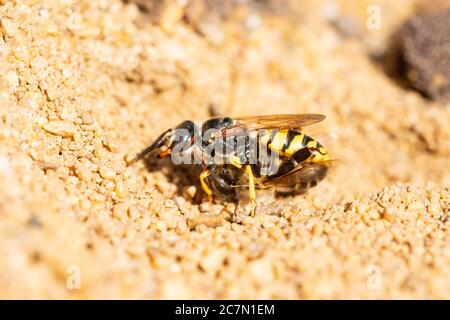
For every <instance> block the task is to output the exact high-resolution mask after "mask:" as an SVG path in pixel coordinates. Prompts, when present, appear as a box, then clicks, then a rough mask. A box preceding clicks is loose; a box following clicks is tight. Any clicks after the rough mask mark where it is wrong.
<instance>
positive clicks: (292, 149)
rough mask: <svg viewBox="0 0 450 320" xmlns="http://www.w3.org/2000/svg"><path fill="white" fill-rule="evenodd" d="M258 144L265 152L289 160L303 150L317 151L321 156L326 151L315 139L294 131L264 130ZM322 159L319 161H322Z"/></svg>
mask: <svg viewBox="0 0 450 320" xmlns="http://www.w3.org/2000/svg"><path fill="white" fill-rule="evenodd" d="M259 143H260V144H261V145H264V146H266V147H267V150H270V151H272V152H278V154H279V155H280V156H283V157H286V158H290V157H292V156H294V155H295V154H296V153H297V152H298V151H299V150H301V149H304V148H313V149H318V150H319V151H320V153H323V155H325V154H328V152H327V151H326V149H325V148H324V147H323V146H322V145H321V144H320V143H319V142H318V141H317V140H315V139H313V138H311V137H310V136H308V135H306V134H304V133H303V132H301V131H299V130H295V129H282V130H271V129H268V130H266V131H265V132H264V133H263V134H262V135H260V136H259ZM323 160H324V159H321V161H323Z"/></svg>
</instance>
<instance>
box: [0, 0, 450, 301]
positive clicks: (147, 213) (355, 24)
mask: <svg viewBox="0 0 450 320" xmlns="http://www.w3.org/2000/svg"><path fill="white" fill-rule="evenodd" d="M371 2H373V1H352V2H350V1H336V2H332V1H303V2H301V4H298V2H297V1H291V2H289V1H283V3H282V5H280V4H279V2H278V4H277V2H276V1H266V2H263V4H260V5H258V6H254V5H249V6H238V7H232V8H231V9H230V8H225V9H224V8H222V7H220V6H219V7H218V8H215V7H214V6H213V8H212V9H209V10H208V11H207V12H205V10H203V9H202V7H201V6H197V7H196V6H189V12H187V13H186V12H185V11H186V10H187V9H186V8H184V9H183V8H181V7H178V6H177V5H168V6H166V7H165V6H161V7H158V8H156V9H155V10H156V11H158V12H157V14H156V13H155V12H152V11H151V12H150V13H143V12H141V11H140V10H139V9H138V7H137V6H136V5H134V4H124V3H123V2H121V1H119V0H112V1H109V0H108V1H106V0H99V1H90V0H89V1H88V0H83V1H71V0H65V1H56V0H21V1H15V0H0V19H1V20H0V22H1V23H0V27H1V28H0V30H1V32H0V35H1V37H0V71H1V77H0V124H1V126H0V256H1V257H2V258H1V259H0V297H1V298H157V299H159V298H212V299H214V298H289V299H298V298H301V299H303V298H450V277H449V276H448V270H449V269H450V231H449V224H450V221H449V214H450V192H449V189H448V187H449V185H450V170H449V169H450V127H449V123H450V105H449V104H448V103H447V105H446V104H445V102H439V103H438V102H432V101H430V100H426V99H424V98H423V97H421V96H420V94H418V93H416V92H414V91H412V90H410V89H407V88H405V87H404V86H403V85H401V83H400V82H399V81H398V80H396V79H394V78H391V77H390V76H388V75H387V73H386V72H385V70H384V68H383V67H382V65H381V64H380V63H379V62H377V61H379V60H380V59H378V58H377V57H380V55H381V54H382V53H383V52H386V50H389V43H390V41H389V40H390V39H391V36H392V34H393V33H394V32H395V30H397V28H398V27H399V26H400V25H401V23H402V22H403V21H404V19H406V18H407V17H408V16H409V15H410V14H412V13H413V12H414V10H416V9H417V5H416V3H414V2H412V1H387V0H386V1H384V0H383V1H378V3H379V6H380V7H379V8H380V9H381V26H380V28H379V29H368V28H367V27H366V20H367V18H368V14H367V8H368V6H369V5H370V4H371ZM183 14H184V15H185V16H186V17H187V18H185V19H182V15H183ZM211 107H213V108H214V109H216V110H219V112H221V113H223V114H227V115H231V116H237V115H251V114H272V113H308V112H312V113H322V114H325V115H327V120H326V121H324V123H323V124H321V125H320V126H318V127H317V128H314V130H316V131H317V132H318V133H320V132H332V133H334V134H336V135H337V137H338V139H337V140H336V141H333V145H330V149H331V150H332V152H333V157H334V158H337V159H339V163H340V164H339V166H338V167H337V168H336V170H335V171H334V172H333V173H332V174H331V175H330V176H329V177H327V178H326V179H325V181H323V182H321V183H320V184H319V186H317V187H316V188H314V189H312V190H311V191H310V192H309V193H308V194H307V195H303V196H295V197H286V198H281V199H277V201H276V202H273V201H274V200H270V201H269V202H268V203H267V204H265V205H264V206H260V207H259V208H260V209H259V210H258V211H257V214H256V216H255V217H254V218H251V217H248V216H247V215H245V214H242V215H241V217H240V220H241V221H240V223H231V222H230V221H229V215H230V212H233V210H234V209H235V206H236V204H235V203H220V202H216V203H206V202H203V203H197V202H196V201H195V200H193V199H192V195H193V192H194V191H195V188H197V189H198V185H197V182H196V179H195V177H192V174H189V172H188V170H186V168H174V167H172V166H170V165H167V163H162V164H160V165H157V166H156V167H153V169H152V170H148V169H147V168H146V167H145V165H144V164H143V163H138V164H137V165H135V166H130V167H128V166H127V161H128V160H129V159H131V158H132V157H133V156H134V155H135V154H136V153H137V152H139V151H141V150H142V149H143V148H144V147H145V146H147V145H148V144H149V143H150V142H152V140H153V139H155V138H156V137H157V136H158V135H159V133H160V132H162V131H163V130H165V129H167V128H170V127H172V126H174V125H176V124H178V122H180V121H182V120H185V119H193V120H203V119H207V118H208V117H210V111H209V110H210V109H211ZM243 212H245V211H243ZM199 217H200V218H199ZM199 219H203V220H205V222H207V223H206V224H198V225H196V223H197V222H199V221H200V222H201V220H199Z"/></svg>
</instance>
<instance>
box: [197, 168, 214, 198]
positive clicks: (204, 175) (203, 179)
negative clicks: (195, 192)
mask: <svg viewBox="0 0 450 320" xmlns="http://www.w3.org/2000/svg"><path fill="white" fill-rule="evenodd" d="M210 175H211V171H209V170H208V169H205V170H203V171H202V173H200V176H199V178H200V184H201V186H202V189H203V191H205V193H206V194H207V195H208V197H209V198H210V199H211V197H212V190H211V188H210V187H209V186H208V184H207V183H206V178H208V177H209V176H210Z"/></svg>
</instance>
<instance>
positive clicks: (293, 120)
mask: <svg viewBox="0 0 450 320" xmlns="http://www.w3.org/2000/svg"><path fill="white" fill-rule="evenodd" d="M324 119H325V116H324V115H322V114H313V113H305V114H274V115H267V116H249V117H238V118H234V124H233V127H231V128H228V129H224V136H232V135H237V134H241V133H242V132H248V131H254V130H260V129H279V130H280V129H301V128H302V127H306V126H309V125H312V124H315V123H318V122H320V121H322V120H324Z"/></svg>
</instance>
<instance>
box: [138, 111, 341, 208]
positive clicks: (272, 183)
mask: <svg viewBox="0 0 450 320" xmlns="http://www.w3.org/2000/svg"><path fill="white" fill-rule="evenodd" d="M324 119H325V116H324V115H320V114H286V115H267V116H250V117H240V118H230V117H215V118H211V119H209V120H207V121H205V122H203V124H202V125H201V126H200V125H197V124H195V123H194V122H193V121H190V120H186V121H183V122H182V123H180V124H179V125H178V126H177V127H175V128H173V129H169V130H167V131H165V132H164V133H162V134H161V135H160V136H159V137H158V138H157V139H156V140H155V141H154V142H153V143H152V144H151V145H150V146H149V147H147V148H146V149H145V150H143V151H142V152H141V153H139V154H138V155H137V156H136V158H135V161H137V160H140V159H142V158H145V157H146V156H148V155H155V156H156V158H163V157H166V156H169V155H171V156H172V160H173V162H175V163H176V164H178V163H181V162H183V161H180V159H181V160H184V162H183V163H190V164H193V165H196V166H199V167H200V168H201V173H200V176H199V179H200V185H201V187H202V189H203V190H204V192H205V193H206V194H207V195H208V196H209V197H212V196H213V195H216V196H219V197H222V198H224V199H227V200H235V199H236V198H237V192H236V190H237V187H245V188H247V190H248V195H249V199H250V201H251V205H252V209H251V215H254V212H255V208H256V205H257V202H256V191H255V189H256V188H269V187H271V188H275V190H276V191H277V192H278V193H303V192H305V191H307V190H308V189H309V188H311V187H314V186H316V185H317V183H318V182H320V181H321V180H323V179H324V178H325V176H326V175H327V173H328V171H329V169H330V167H331V166H332V164H333V160H331V158H330V155H329V153H328V150H327V149H326V148H325V147H324V146H323V145H322V144H320V142H319V141H317V140H315V139H313V138H312V137H310V136H308V135H306V134H305V133H304V132H303V131H302V128H304V127H306V126H309V125H312V124H315V123H318V122H320V121H322V120H324ZM175 155H176V157H175Z"/></svg>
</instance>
